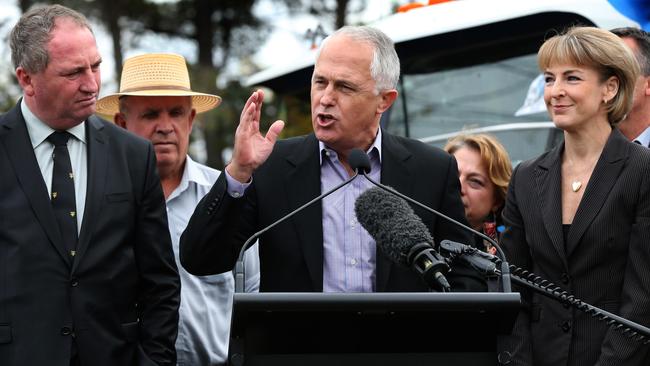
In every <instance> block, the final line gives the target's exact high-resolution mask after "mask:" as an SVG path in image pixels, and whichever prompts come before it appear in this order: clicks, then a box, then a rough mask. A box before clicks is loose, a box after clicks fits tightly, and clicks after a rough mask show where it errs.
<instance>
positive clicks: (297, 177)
mask: <svg viewBox="0 0 650 366" xmlns="http://www.w3.org/2000/svg"><path fill="white" fill-rule="evenodd" d="M287 163H288V164H289V166H290V170H289V173H288V174H287V175H286V178H285V187H286V195H287V199H288V202H289V204H290V207H289V210H295V209H296V208H298V207H300V206H302V205H304V204H305V203H307V202H309V201H310V200H312V199H314V197H317V196H318V195H320V194H321V184H320V165H319V157H318V140H316V137H315V136H314V134H310V135H309V136H307V137H306V138H305V139H304V141H303V142H302V144H301V145H299V146H298V148H296V149H295V152H294V153H293V154H291V155H289V156H287ZM305 183H306V184H305ZM292 222H293V224H294V226H295V230H296V232H297V233H298V237H299V238H300V243H301V245H302V252H303V255H304V258H305V263H306V264H307V268H308V270H309V274H310V275H311V279H312V283H313V288H314V291H317V292H320V291H323V225H322V222H323V211H322V202H316V203H314V204H313V205H312V206H311V207H308V208H306V209H305V210H304V211H302V212H301V213H300V214H298V215H296V216H294V217H293V218H292Z"/></svg>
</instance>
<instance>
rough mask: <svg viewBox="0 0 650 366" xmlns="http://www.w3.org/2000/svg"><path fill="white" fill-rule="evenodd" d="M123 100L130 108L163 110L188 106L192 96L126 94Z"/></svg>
mask: <svg viewBox="0 0 650 366" xmlns="http://www.w3.org/2000/svg"><path fill="white" fill-rule="evenodd" d="M125 101H126V103H127V105H128V107H129V108H132V109H138V110H139V109H156V110H164V109H170V108H177V107H188V108H189V107H190V106H191V105H192V97H189V96H128V97H126V98H125Z"/></svg>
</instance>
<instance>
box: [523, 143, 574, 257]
mask: <svg viewBox="0 0 650 366" xmlns="http://www.w3.org/2000/svg"><path fill="white" fill-rule="evenodd" d="M562 151H564V143H562V144H561V145H560V146H558V147H556V148H555V149H553V150H551V151H550V152H549V153H548V154H547V155H546V157H545V158H544V159H542V160H541V161H540V162H539V163H538V165H537V167H536V168H535V182H536V184H537V189H536V192H537V197H538V202H539V203H540V206H541V213H542V221H543V222H544V227H545V228H546V232H547V233H548V236H549V238H551V243H552V244H553V247H554V248H555V250H556V251H557V254H558V256H559V257H560V259H561V260H562V263H563V264H564V267H565V268H566V267H567V260H566V254H565V250H564V234H563V232H562V190H561V188H562V182H561V174H562V172H561V169H562V158H561V153H562ZM531 193H532V192H531Z"/></svg>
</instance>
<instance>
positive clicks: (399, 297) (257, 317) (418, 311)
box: [229, 293, 520, 366]
mask: <svg viewBox="0 0 650 366" xmlns="http://www.w3.org/2000/svg"><path fill="white" fill-rule="evenodd" d="M519 307H520V297H519V293H358V294H342V293H336V294H334V293H236V294H235V295H234V302H233V315H232V326H231V335H230V350H229V363H230V365H233V366H240V365H265V366H272V365H311V366H319V365H373V366H382V365H391V366H392V365H400V366H406V365H436V366H444V365H450V366H451V365H497V356H496V354H497V352H496V336H497V334H508V333H509V332H510V330H511V329H512V325H513V323H514V320H515V317H516V316H517V313H518V310H519Z"/></svg>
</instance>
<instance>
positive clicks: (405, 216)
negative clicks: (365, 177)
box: [354, 187, 433, 266]
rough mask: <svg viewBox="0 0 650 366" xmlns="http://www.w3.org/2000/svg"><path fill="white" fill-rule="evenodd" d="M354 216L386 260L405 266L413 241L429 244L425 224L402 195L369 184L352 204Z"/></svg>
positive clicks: (430, 242)
mask: <svg viewBox="0 0 650 366" xmlns="http://www.w3.org/2000/svg"><path fill="white" fill-rule="evenodd" d="M354 211H355V213H356V215H357V220H359V222H360V223H361V225H362V226H363V227H364V229H366V231H368V233H369V234H370V235H371V236H372V237H373V238H374V239H375V242H376V243H377V248H379V250H380V251H381V252H382V253H383V254H384V255H385V256H387V257H388V258H389V259H390V260H392V261H393V262H396V263H398V264H401V265H405V266H408V265H409V263H407V257H408V253H409V250H410V249H411V248H412V247H413V246H414V245H416V244H419V243H429V244H431V245H432V244H433V238H432V237H431V234H430V233H429V230H427V227H426V225H424V223H423V222H422V220H421V219H420V217H418V216H417V215H416V214H415V212H413V209H412V208H411V206H409V205H408V203H406V201H404V200H403V199H401V198H399V197H397V196H395V195H392V194H390V193H388V192H385V191H383V190H382V189H380V188H376V187H375V188H371V189H368V190H367V191H365V192H363V193H362V194H361V195H360V196H359V198H357V201H356V202H355V205H354Z"/></svg>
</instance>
